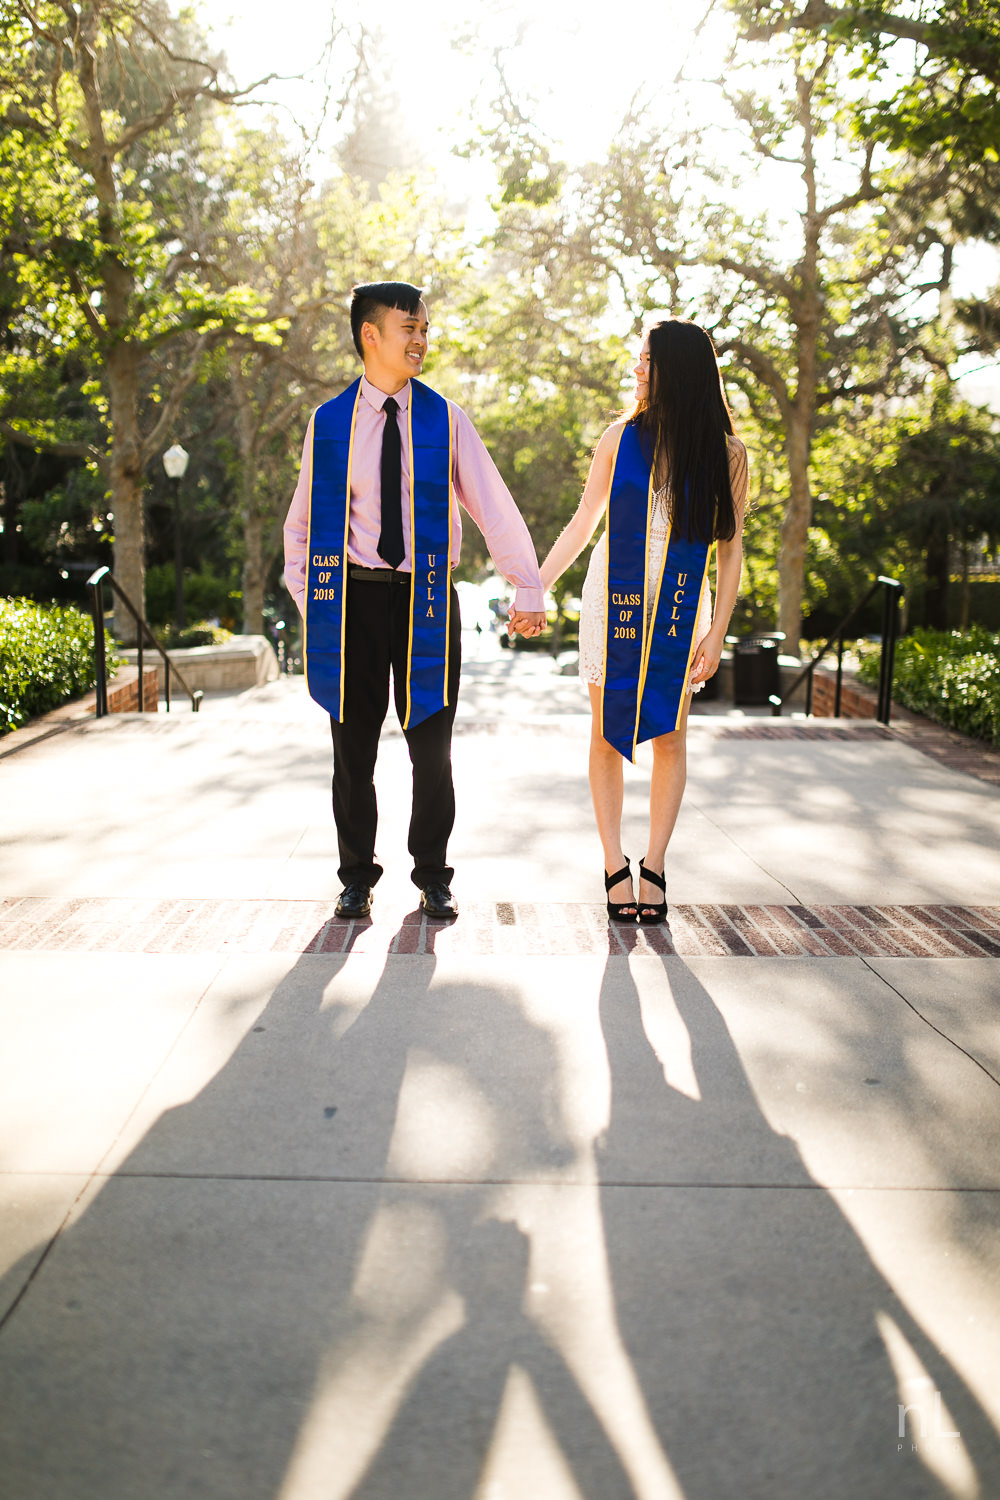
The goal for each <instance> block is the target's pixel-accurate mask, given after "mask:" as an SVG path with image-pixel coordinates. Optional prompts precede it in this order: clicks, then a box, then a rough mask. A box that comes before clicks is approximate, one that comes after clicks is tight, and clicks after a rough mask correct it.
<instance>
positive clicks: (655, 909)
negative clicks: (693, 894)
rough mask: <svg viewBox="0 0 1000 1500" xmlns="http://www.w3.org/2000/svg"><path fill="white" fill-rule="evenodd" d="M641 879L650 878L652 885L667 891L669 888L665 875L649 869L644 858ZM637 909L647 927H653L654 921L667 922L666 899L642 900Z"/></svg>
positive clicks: (640, 865) (641, 864) (640, 867)
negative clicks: (644, 862)
mask: <svg viewBox="0 0 1000 1500" xmlns="http://www.w3.org/2000/svg"><path fill="white" fill-rule="evenodd" d="M639 879H640V880H648V881H649V883H650V885H658V886H659V888H660V890H661V891H664V892H665V891H666V889H667V882H666V880H665V879H664V877H663V876H662V875H657V873H656V871H655V870H647V869H646V866H645V865H644V864H643V863H642V860H640V861H639ZM647 908H648V909H647ZM636 910H637V911H638V913H639V921H640V922H642V923H644V924H645V926H647V927H652V925H653V923H654V922H665V921H666V919H667V903H666V901H640V902H639V904H638V906H637V907H636Z"/></svg>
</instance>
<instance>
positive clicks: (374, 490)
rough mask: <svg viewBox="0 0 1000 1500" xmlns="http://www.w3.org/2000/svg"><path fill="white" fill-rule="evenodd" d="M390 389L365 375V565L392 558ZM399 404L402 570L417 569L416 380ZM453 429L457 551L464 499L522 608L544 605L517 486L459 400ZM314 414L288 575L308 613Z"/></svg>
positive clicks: (455, 551) (359, 484)
mask: <svg viewBox="0 0 1000 1500" xmlns="http://www.w3.org/2000/svg"><path fill="white" fill-rule="evenodd" d="M385 399H386V393H385V392H384V391H380V390H379V389H378V388H377V387H376V386H374V385H372V384H371V382H370V381H369V380H367V379H366V378H365V377H364V376H362V377H361V400H360V401H359V402H358V420H357V425H356V427H355V430H354V454H353V458H352V461H351V517H350V529H349V532H348V538H347V560H348V562H349V563H354V564H356V565H358V566H360V567H363V568H384V567H385V566H386V563H385V561H384V560H383V559H382V558H381V557H379V555H378V539H379V533H380V531H381V529H382V497H381V462H382V429H383V426H384V424H385V420H386V419H385V414H384V413H383V411H382V403H383V401H384V400H385ZM395 400H396V403H397V405H398V407H399V411H398V412H397V414H396V422H397V425H398V427H399V435H400V443H401V446H402V450H403V455H402V457H403V474H402V489H403V546H404V549H405V551H404V555H403V561H402V562H401V563H400V571H402V572H406V573H409V572H412V571H413V565H412V563H411V561H410V506H409V494H410V446H409V433H408V430H407V429H408V412H407V407H408V405H409V400H410V386H409V382H407V384H406V385H404V386H403V389H402V390H401V391H397V392H396V395H395ZM448 405H449V406H450V407H451V414H452V430H453V434H454V448H453V453H452V458H453V479H454V497H455V498H454V500H453V502H452V508H451V557H452V562H453V563H455V562H457V561H458V555H459V550H460V548H461V545H462V519H461V514H460V512H459V508H458V504H457V503H456V502H458V501H460V502H461V504H462V505H464V507H465V509H466V510H467V511H468V512H469V515H470V516H471V517H472V519H473V520H474V521H475V523H476V525H477V526H478V527H479V529H480V531H481V532H482V533H483V536H484V537H485V538H486V545H487V546H488V547H489V549H490V556H491V557H492V558H493V561H494V562H495V563H496V565H497V568H498V569H499V571H500V572H501V573H502V574H503V576H504V578H506V579H507V581H508V583H512V584H513V585H514V587H515V588H516V590H517V593H516V594H515V597H514V603H515V605H516V607H517V608H518V609H519V610H526V611H537V610H543V609H544V608H545V590H544V589H543V588H542V580H541V576H540V574H539V572H538V560H537V558H536V557H535V549H534V547H533V546H532V543H531V537H530V536H529V535H528V528H527V526H525V524H524V521H523V520H522V518H521V513H520V511H519V510H518V508H517V506H516V505H515V504H514V501H513V499H512V497H511V494H510V491H509V490H508V488H507V486H506V485H505V484H504V482H503V480H502V479H501V478H500V474H499V472H498V470H497V467H496V464H495V463H494V462H493V460H492V458H490V455H489V454H488V453H487V451H486V448H485V445H484V444H483V440H482V438H481V437H480V436H479V434H478V432H477V431H476V429H475V428H474V427H473V425H472V423H471V422H470V420H469V418H468V417H467V416H466V415H465V412H464V411H463V410H462V408H461V407H460V406H456V405H455V403H454V402H453V401H449V402H448ZM312 429H313V419H312V418H311V417H310V419H309V426H308V428H307V429H306V440H305V444H304V445H303V449H302V467H301V469H300V471H299V479H298V483H297V484H296V486H295V494H294V495H293V496H292V503H291V505H290V506H289V508H288V516H287V518H286V520H285V583H286V584H287V585H288V591H289V593H290V594H291V595H292V598H293V599H294V600H295V602H296V604H297V605H298V607H299V613H300V614H304V613H305V597H306V544H307V541H308V536H309V461H308V460H309V451H310V447H311V444H312Z"/></svg>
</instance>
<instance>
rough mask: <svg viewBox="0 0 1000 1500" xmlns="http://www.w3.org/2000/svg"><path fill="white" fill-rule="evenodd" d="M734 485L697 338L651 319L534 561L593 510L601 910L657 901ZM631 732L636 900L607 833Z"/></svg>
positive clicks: (591, 613)
mask: <svg viewBox="0 0 1000 1500" xmlns="http://www.w3.org/2000/svg"><path fill="white" fill-rule="evenodd" d="M747 484H748V467H747V454H746V449H745V447H744V446H743V444H742V443H741V442H740V440H739V438H738V437H735V436H734V434H733V424H732V419H731V417H730V414H729V408H728V406H727V404H726V398H725V396H724V394H723V390H722V378H721V376H720V373H719V366H718V361H717V359H716V356H715V349H714V346H713V344H712V340H711V339H710V338H709V336H708V334H707V333H706V332H705V331H704V329H702V328H699V327H698V326H697V325H696V324H694V323H688V322H682V321H680V320H676V319H671V320H669V321H667V322H663V323H657V324H656V325H655V327H653V328H651V329H650V331H649V333H648V334H647V335H646V338H645V339H644V340H643V345H642V349H641V351H640V354H639V362H638V364H637V365H636V367H635V409H634V410H633V412H632V413H631V415H630V416H628V417H625V418H623V419H622V420H620V421H618V422H615V423H613V424H612V425H611V426H610V427H609V428H608V429H607V431H606V432H605V433H604V435H603V437H602V438H601V440H600V442H599V443H598V445H597V451H596V452H595V454H594V459H593V462H592V464H591V466H590V475H589V477H588V479H587V484H586V488H585V489H584V492H583V498H582V499H581V501H580V504H579V507H578V508H577V511H576V514H575V515H574V517H573V519H572V520H571V521H570V523H569V525H568V526H567V527H566V530H565V531H564V532H563V533H562V535H561V536H560V537H559V539H558V541H557V542H556V543H555V545H554V546H553V548H552V550H551V552H550V553H549V555H548V557H547V558H546V559H545V561H544V563H543V564H542V569H541V572H542V582H543V583H544V585H545V587H546V588H547V589H548V588H551V587H552V585H553V583H554V582H555V581H556V579H557V578H558V577H559V576H560V574H561V573H563V572H564V571H565V569H566V568H568V567H569V565H570V564H571V563H572V562H573V561H574V559H575V558H576V557H577V556H578V555H579V553H580V552H581V551H582V550H583V548H584V547H585V546H586V545H587V543H588V542H589V541H590V538H591V537H592V536H593V534H594V531H595V530H596V528H597V525H598V522H599V521H600V519H601V516H602V515H604V513H605V511H607V514H608V524H607V528H606V530H605V531H604V533H603V535H602V536H601V538H600V540H599V541H598V543H597V545H596V547H595V548H594V551H593V553H592V555H591V559H590V566H589V568H588V570H587V579H586V582H585V584H584V586H583V607H582V610H581V615H580V676H581V677H582V678H583V680H584V681H585V682H586V683H587V685H588V688H589V692H590V704H591V712H592V714H593V728H592V733H591V741H590V790H591V795H592V797H593V801H594V813H595V816H596V819H597V829H598V833H599V834H600V838H601V843H602V845H603V847H604V872H605V880H604V883H605V888H606V890H607V893H608V915H609V916H610V917H611V918H612V919H614V920H615V921H624V922H633V923H634V922H635V921H637V920H638V921H639V922H643V923H652V922H662V921H663V920H664V918H665V917H666V914H667V903H666V900H665V899H664V893H665V891H666V881H665V878H664V874H663V866H664V859H665V856H666V850H667V844H668V843H669V841H670V835H671V833H672V832H673V828H674V823H675V822H676V819H677V813H678V810H679V808H680V804H681V798H682V796H683V795H684V782H685V778H686V774H687V766H686V757H685V734H686V730H687V713H688V708H689V706H690V702H691V694H692V693H693V692H698V691H699V690H700V689H701V688H702V687H704V685H705V683H706V682H707V680H708V679H709V677H711V676H712V675H713V674H714V673H715V672H716V670H717V669H718V665H719V659H720V657H721V656H722V646H723V642H724V640H725V636H726V630H727V629H728V626H729V620H730V616H731V615H732V612H733V608H734V606H735V604H736V597H737V593H738V591H739V583H740V569H741V566H742V560H743V546H742V535H743V513H744V509H745V506H746V498H747ZM609 539H610V540H609ZM713 542H714V543H715V544H716V558H717V560H716V597H715V608H714V611H713V609H712V598H711V590H710V589H709V587H708V582H707V570H708V554H709V551H710V548H711V544H712V543H713ZM643 562H644V566H643ZM646 739H651V740H652V745H653V774H652V781H651V784H650V795H649V839H648V843H647V845H646V855H645V858H644V859H643V860H642V861H641V862H640V864H639V895H638V901H636V898H635V893H634V890H633V886H632V873H631V869H630V865H629V860H628V859H627V858H626V857H625V855H624V854H623V853H622V844H621V821H622V801H623V778H622V758H623V756H625V755H627V756H628V757H629V759H632V758H633V753H634V748H635V744H636V743H637V741H639V740H646ZM616 747H617V748H616Z"/></svg>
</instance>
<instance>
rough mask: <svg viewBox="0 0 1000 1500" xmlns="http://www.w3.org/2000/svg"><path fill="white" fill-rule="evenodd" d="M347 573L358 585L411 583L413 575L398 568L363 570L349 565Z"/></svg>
mask: <svg viewBox="0 0 1000 1500" xmlns="http://www.w3.org/2000/svg"><path fill="white" fill-rule="evenodd" d="M347 573H348V576H349V577H350V578H353V579H354V580H355V581H356V582H357V583H410V582H411V580H412V577H413V575H412V574H411V573H401V572H400V571H399V570H398V569H397V568H361V567H358V566H357V565H356V564H354V563H349V564H348V568H347Z"/></svg>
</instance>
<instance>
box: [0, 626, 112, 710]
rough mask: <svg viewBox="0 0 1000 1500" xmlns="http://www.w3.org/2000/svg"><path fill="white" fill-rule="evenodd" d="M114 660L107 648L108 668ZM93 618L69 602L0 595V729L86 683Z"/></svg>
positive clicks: (89, 681)
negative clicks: (62, 603) (6, 597)
mask: <svg viewBox="0 0 1000 1500" xmlns="http://www.w3.org/2000/svg"><path fill="white" fill-rule="evenodd" d="M115 665H117V660H116V658H115V657H113V656H111V655H110V653H109V657H108V667H109V670H110V669H112V668H113V667H114V666H115ZM96 680H97V674H96V672H95V670H94V622H93V620H92V619H91V617H90V616H89V615H85V614H82V613H81V612H80V610H78V609H74V608H73V607H72V606H67V605H60V604H35V603H34V602H33V601H32V600H30V599H0V735H4V734H9V733H10V731H11V730H12V729H19V728H20V727H21V725H22V724H25V723H27V721H28V720H29V719H32V718H34V717H35V716H36V715H37V714H44V713H48V711H49V709H52V708H58V707H59V705H60V703H66V702H68V701H69V699H71V698H77V697H79V696H80V695H81V694H82V693H85V692H86V691H87V690H88V689H89V688H92V687H93V686H94V684H95V682H96Z"/></svg>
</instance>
